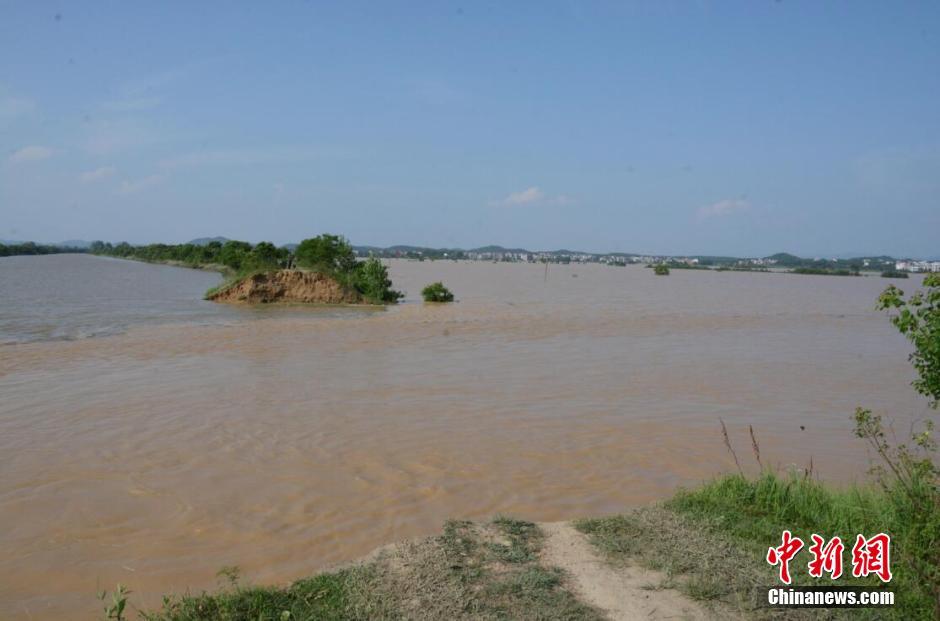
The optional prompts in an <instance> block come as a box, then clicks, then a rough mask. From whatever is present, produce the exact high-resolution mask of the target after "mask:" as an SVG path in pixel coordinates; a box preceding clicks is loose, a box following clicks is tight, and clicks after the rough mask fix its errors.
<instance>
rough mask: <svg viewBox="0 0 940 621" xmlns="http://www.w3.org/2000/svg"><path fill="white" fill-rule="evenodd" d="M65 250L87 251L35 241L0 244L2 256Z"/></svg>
mask: <svg viewBox="0 0 940 621" xmlns="http://www.w3.org/2000/svg"><path fill="white" fill-rule="evenodd" d="M63 252H68V253H75V252H87V250H85V249H84V248H72V247H70V246H47V245H44V244H36V243H33V242H23V243H22V244H0V257H13V256H18V255H35V254H60V253H63Z"/></svg>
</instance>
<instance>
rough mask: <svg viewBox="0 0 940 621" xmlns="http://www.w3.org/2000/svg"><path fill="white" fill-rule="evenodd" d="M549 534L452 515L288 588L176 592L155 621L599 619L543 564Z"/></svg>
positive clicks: (153, 615) (504, 521) (233, 577)
mask: <svg viewBox="0 0 940 621" xmlns="http://www.w3.org/2000/svg"><path fill="white" fill-rule="evenodd" d="M542 538H543V535H542V532H541V530H540V529H539V528H538V527H537V526H536V525H535V524H532V523H530V522H523V521H520V520H513V519H508V518H496V519H494V520H493V521H492V522H489V523H486V524H475V523H472V522H465V521H451V522H448V523H446V524H445V526H444V532H443V534H442V535H440V536H438V537H433V538H430V539H427V540H423V541H415V542H409V543H402V544H398V545H395V546H389V547H387V548H384V549H382V550H381V551H379V552H378V553H377V554H376V555H374V557H373V558H371V559H369V560H367V561H364V562H362V563H360V564H357V565H354V566H351V567H349V568H346V569H342V570H339V571H336V572H331V573H323V574H320V575H317V576H314V577H312V578H309V579H305V580H299V581H297V582H295V583H293V584H292V585H290V586H286V587H251V586H242V585H240V584H239V580H238V577H237V574H235V573H234V572H232V571H231V570H228V571H227V572H225V575H226V576H227V577H228V578H229V579H230V580H229V582H230V584H229V586H228V587H226V588H224V589H223V590H221V591H219V592H217V593H212V594H209V593H205V594H201V595H183V596H173V597H168V598H166V600H165V603H164V606H163V609H162V610H160V611H155V612H150V613H147V612H143V613H142V614H141V616H142V617H143V618H145V619H148V620H149V621H209V620H213V621H218V620H226V621H236V620H239V621H240V620H244V621H249V620H250V621H287V620H298V619H303V620H314V619H317V620H320V619H330V620H333V619H349V620H360V619H361V620H379V621H382V620H392V619H428V620H430V619H467V620H470V619H482V620H494V621H495V620H497V619H523V620H524V619H531V620H544V621H554V620H558V621H561V620H572V621H579V620H580V621H597V620H600V619H602V618H603V617H602V616H601V614H600V613H599V612H598V611H597V610H595V609H593V608H591V607H590V606H587V605H585V604H583V603H581V602H580V601H579V600H578V599H577V598H576V597H575V596H574V595H573V594H572V593H571V592H570V591H569V590H567V589H566V587H565V585H564V574H563V573H562V572H560V571H559V570H554V569H551V568H546V567H543V566H542V565H541V564H539V562H538V557H539V550H540V547H541V543H542Z"/></svg>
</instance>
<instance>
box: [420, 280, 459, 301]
mask: <svg viewBox="0 0 940 621" xmlns="http://www.w3.org/2000/svg"><path fill="white" fill-rule="evenodd" d="M421 297H423V298H424V301H425V302H453V301H454V294H453V293H451V291H450V289H448V288H447V287H445V286H444V283H442V282H440V281H438V282H432V283H431V284H430V285H428V286H427V287H425V288H424V289H422V290H421Z"/></svg>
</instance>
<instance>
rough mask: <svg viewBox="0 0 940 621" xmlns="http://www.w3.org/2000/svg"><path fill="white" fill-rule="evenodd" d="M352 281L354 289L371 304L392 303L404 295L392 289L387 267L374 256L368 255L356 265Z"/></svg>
mask: <svg viewBox="0 0 940 621" xmlns="http://www.w3.org/2000/svg"><path fill="white" fill-rule="evenodd" d="M353 283H354V286H355V287H356V290H357V291H359V293H361V294H362V295H363V296H365V298H366V299H368V300H369V301H370V302H372V303H373V304H394V303H396V302H397V301H398V300H399V299H400V298H403V297H405V296H404V294H403V293H400V292H398V291H395V290H394V289H392V281H391V279H389V277H388V269H387V268H386V267H385V266H384V265H382V262H381V261H379V260H378V259H376V258H375V257H369V258H368V259H366V260H365V261H364V262H362V263H360V264H359V265H358V266H357V268H356V270H355V275H354V278H353Z"/></svg>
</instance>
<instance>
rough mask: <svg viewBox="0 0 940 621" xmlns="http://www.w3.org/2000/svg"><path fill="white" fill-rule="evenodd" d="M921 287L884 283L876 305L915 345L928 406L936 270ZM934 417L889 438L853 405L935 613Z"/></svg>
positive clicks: (917, 383) (934, 400)
mask: <svg viewBox="0 0 940 621" xmlns="http://www.w3.org/2000/svg"><path fill="white" fill-rule="evenodd" d="M923 286H924V289H923V290H921V291H917V292H915V293H914V294H912V295H911V296H910V297H908V298H906V299H905V297H904V292H903V291H901V290H900V289H898V288H897V287H895V286H894V285H891V286H889V287H888V288H887V289H885V291H884V292H883V293H882V294H881V296H880V297H879V298H878V304H877V308H878V309H880V310H886V311H888V313H889V315H890V317H891V322H892V323H893V324H894V325H895V326H896V327H897V329H898V330H899V331H900V332H901V334H903V335H905V336H906V337H907V338H908V340H910V341H911V343H913V345H914V352H913V353H912V354H911V355H910V360H911V362H912V363H913V365H914V368H915V369H916V371H917V375H918V377H917V379H915V380H914V381H913V382H912V385H913V386H914V389H915V390H917V392H919V393H920V394H922V395H924V396H925V397H927V402H928V404H929V406H930V408H932V409H934V410H936V409H937V407H938V404H940V274H930V275H928V276H927V277H926V278H924V282H923ZM933 431H934V421H933V420H932V419H929V418H928V419H927V420H926V421H924V423H923V428H922V429H921V430H916V431H913V432H912V436H911V443H912V446H908V444H907V443H897V442H895V443H894V444H892V443H891V442H890V441H889V440H888V436H887V435H886V430H885V428H884V424H883V422H882V419H881V416H879V415H876V414H873V413H872V412H871V410H869V409H866V408H861V407H860V408H857V409H856V410H855V435H857V436H858V437H860V438H862V439H864V440H865V441H866V442H867V443H868V445H869V446H870V447H871V448H872V449H874V451H875V452H876V453H877V454H878V456H879V457H880V458H881V461H882V462H883V465H882V466H878V467H876V468H874V471H875V473H876V474H877V475H878V477H879V480H880V481H881V483H882V485H883V486H884V488H885V490H886V491H887V493H888V494H889V496H890V497H891V498H892V501H893V510H894V511H895V512H896V513H897V515H898V516H899V517H900V519H901V520H902V521H903V522H904V523H906V524H910V528H909V530H908V532H906V533H904V534H903V536H902V537H901V538H900V540H899V541H897V543H898V545H900V546H901V547H902V548H903V549H904V550H905V552H906V558H907V559H908V560H907V565H908V567H909V569H910V571H911V572H912V574H913V575H915V576H917V579H918V581H919V582H920V583H922V584H923V585H924V588H926V589H929V591H930V593H931V597H932V600H933V602H934V606H935V609H934V612H935V614H936V615H937V618H940V469H938V467H937V464H936V463H935V460H934V456H935V454H936V450H937V444H936V441H935V440H934V439H933Z"/></svg>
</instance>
